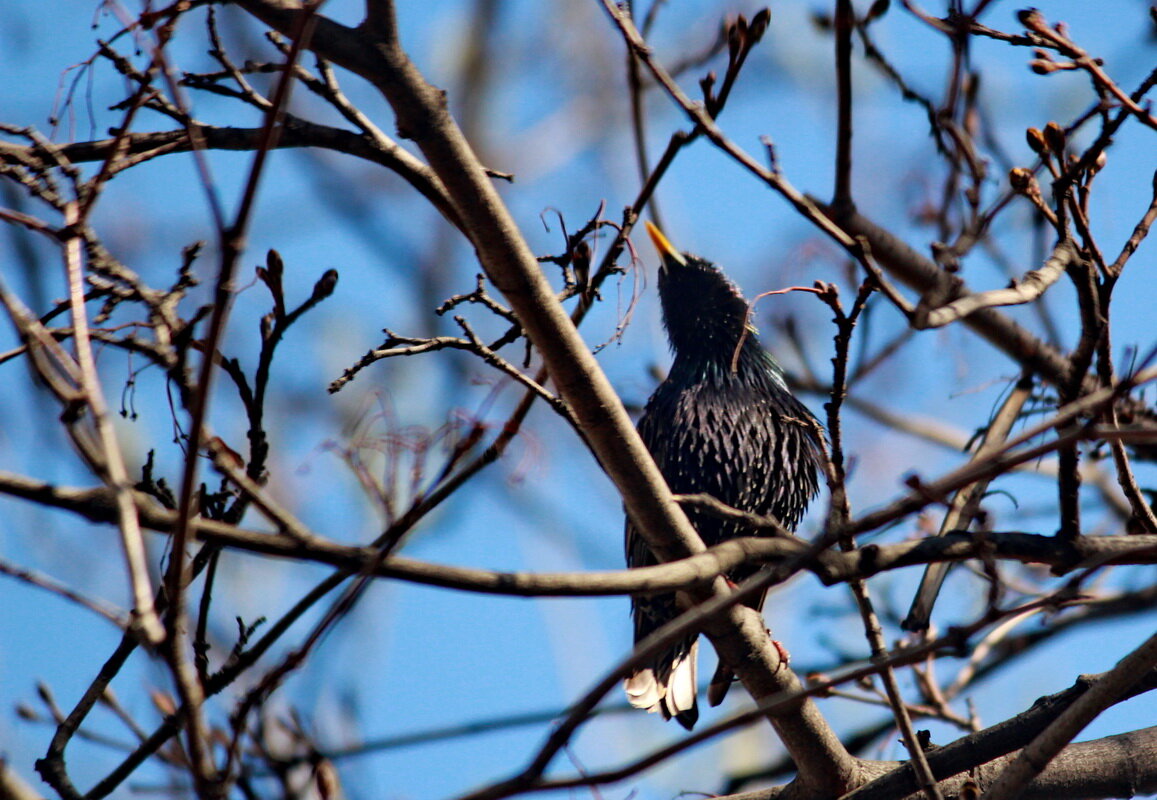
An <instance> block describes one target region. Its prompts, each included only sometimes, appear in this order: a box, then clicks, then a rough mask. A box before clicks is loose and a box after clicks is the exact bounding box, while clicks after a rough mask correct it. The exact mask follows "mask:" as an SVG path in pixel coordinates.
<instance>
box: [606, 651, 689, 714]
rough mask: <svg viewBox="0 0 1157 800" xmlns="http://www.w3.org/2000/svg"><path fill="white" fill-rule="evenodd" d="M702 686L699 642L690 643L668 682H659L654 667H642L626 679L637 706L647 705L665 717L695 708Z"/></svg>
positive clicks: (650, 710)
mask: <svg viewBox="0 0 1157 800" xmlns="http://www.w3.org/2000/svg"><path fill="white" fill-rule="evenodd" d="M698 685H699V643H698V642H696V643H695V644H693V645H692V646H691V650H690V651H689V652H688V653H687V655H685V656H683V657H682V658H680V659H678V660H677V661H676V662H675V663H674V664H673V665H672V667H671V673H670V675H668V676H667V681H666V682H665V683H660V682H659V680H658V678H657V677H656V676H655V670H653V669H650V668H647V669H641V670H639V671H638V672H636V673H635V674H634V675H631V676H630V677H629V678H627V679H626V680H624V681H623V689H624V690H625V691H626V693H627V701H628V702H629V703H630V704H631V705H632V706H634V707H635V708H645V709H646V710H647V711H649V712H651V713H652V714H653V713H655V712H656V711H662V712H663V716H664V717H666V718H668V719H669V718H671V717H674V716H676V715H678V714H681V713H683V712H685V711H690V710H692V709H694V708H695V694H696V689H697V687H698Z"/></svg>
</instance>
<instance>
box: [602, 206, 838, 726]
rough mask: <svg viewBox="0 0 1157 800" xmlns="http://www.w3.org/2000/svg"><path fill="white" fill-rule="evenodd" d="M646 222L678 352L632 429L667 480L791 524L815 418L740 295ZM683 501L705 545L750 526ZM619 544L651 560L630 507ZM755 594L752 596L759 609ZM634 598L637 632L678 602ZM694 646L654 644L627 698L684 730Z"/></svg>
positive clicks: (813, 464)
mask: <svg viewBox="0 0 1157 800" xmlns="http://www.w3.org/2000/svg"><path fill="white" fill-rule="evenodd" d="M647 232H648V233H649V234H650V236H651V241H652V242H654V244H655V249H656V250H658V251H659V256H660V258H661V263H660V265H659V298H660V300H661V302H662V306H663V324H664V326H665V327H666V329H667V337H668V339H669V340H670V343H671V349H672V350H673V351H674V354H675V360H674V363H673V364H672V365H671V371H670V373H669V374H668V375H667V379H666V380H664V381H663V383H662V384H660V385H659V387H658V388H657V389H656V390H655V393H654V394H653V395H651V398H650V400H648V401H647V406H646V409H645V410H644V412H643V416H642V418H641V419H640V420H639V434H640V436H642V438H643V442H644V443H645V444H646V445H647V449H648V450H650V451H651V455H652V456H653V457H654V459H655V463H656V464H658V466H659V470H660V471H661V472H662V473H663V477H664V478H666V480H667V483H668V485H669V486H670V487H671V491H673V492H675V493H677V494H692V493H698V492H705V493H707V494H709V495H712V496H713V497H715V498H717V499H718V500H721V501H722V502H724V503H726V504H727V505H729V506H732V507H734V508H738V509H740V510H742V511H747V512H751V513H754V514H761V515H768V514H770V515H773V516H775V517H776V518H778V519H779V521H780V522H781V523H783V524H784V525H785V526H787V527H788V528H794V527H795V526H796V525H797V524H799V521H800V518H801V517H802V516H803V513H804V510H805V509H806V508H807V504H808V502H809V501H810V500H811V499H812V497H814V496H815V494H816V491H817V486H818V468H819V459H820V449H821V448H820V442H821V437H822V435H823V434H822V429H821V428H820V425H819V423H818V422H817V421H816V419H815V418H814V417H813V416H812V415H811V413H810V412H809V411H808V410H807V409H806V408H805V407H804V406H803V404H802V403H800V402H799V401H798V400H797V399H796V398H795V397H794V396H793V395H792V394H791V392H790V391H789V390H788V388H787V384H786V383H784V379H783V372H782V370H781V369H780V367H779V365H778V364H777V363H776V362H775V360H774V359H773V358H772V357H771V356H770V355H769V354H768V353H767V351H765V350H764V349H763V347H762V346H761V345H760V343H759V339H758V337H757V335H756V332H755V329H754V328H753V327H752V326H751V324H750V323H749V321H748V304H747V301H746V300H745V299H744V298H743V295H742V294H740V292H739V290H738V289H737V288H736V287H735V285H734V284H733V283H731V281H730V280H728V279H727V276H726V275H724V274H723V272H722V270H720V269H719V267H717V266H716V265H715V264H713V263H711V262H710V261H707V260H706V259H703V258H699V257H698V256H694V255H691V254H690V253H680V252H679V251H678V250H676V249H675V248H674V247H673V246H672V245H671V243H670V242H669V241H667V237H665V236H664V235H663V233H662V232H661V231H660V230H659V229H658V228H657V227H655V226H654V225H652V224H651V223H649V222H648V223H647ZM685 510H686V512H687V516H688V518H689V519H690V521H691V524H692V525H694V526H695V529H696V530H697V531H698V532H699V536H700V537H701V538H702V539H703V541H704V543H705V544H706V545H707V546H708V547H710V546H712V545H716V544H719V543H720V542H724V541H727V540H728V539H733V538H736V537H739V536H749V535H752V533H753V531H752V530H751V528H750V526H747V525H745V524H744V523H742V522H741V521H736V520H726V519H722V518H721V517H718V516H712V515H710V514H709V513H707V512H705V511H700V510H698V509H696V508H686V509H685ZM626 549H627V565H628V566H630V567H645V566H651V565H653V564H655V563H657V562H656V559H655V556H654V554H653V553H652V552H651V549H650V547H649V546H648V545H647V543H646V541H645V540H644V539H643V537H642V536H641V535H639V532H638V530H636V529H635V526H634V525H633V524H632V523H631V521H630V519H628V520H627V529H626ZM758 570H759V566H758V565H745V566H741V567H738V568H737V569H735V570H733V571H732V572H730V573H728V576H727V577H728V578H729V579H730V580H732V581H734V582H738V581H741V580H743V579H745V578H748V577H750V576H751V575H754V574H755V573H756V572H757V571H758ZM763 599H764V598H763V596H760V597H759V598H758V599H757V600H755V601H753V602H752V603H751V605H752V607H753V608H755V609H757V610H758V609H759V608H760V607H761V606H762V605H763ZM631 608H632V613H633V616H634V623H635V642H636V643H638V642H639V641H641V640H642V639H644V638H645V637H647V636H648V635H650V634H651V633H652V632H654V631H655V630H656V629H657V628H660V627H661V626H663V625H664V624H666V623H667V622H670V621H671V620H672V619H674V618H675V617H676V616H678V615H679V613H680V609H679V607H678V605H677V603H676V598H675V594H674V593H669V594H659V595H652V596H650V597H636V598H633V600H632V603H631ZM697 650H698V634H693V635H691V636H686V637H684V638H682V639H679V640H677V641H675V642H672V643H671V644H670V645H669V646H668V647H666V648H664V649H663V650H661V651H659V653H658V654H657V655H655V656H654V658H653V659H652V660H651V661H650V662H649V663H647V664H645V665H644V666H642V667H641V668H639V669H638V670H637V671H636V672H635V673H634V674H633V675H631V676H629V677H628V678H627V679H626V680H625V681H624V688H625V689H626V692H627V697H628V699H629V700H630V702H631V704H632V705H633V706H635V707H636V708H645V709H647V710H648V711H659V712H660V713H662V715H663V717H664V719H670V718H671V717H674V718H675V719H676V720H678V721H679V723H680V724H681V725H683V727H685V728H687V729H688V730H690V729H691V727H692V726H693V725H694V724H695V721H696V719H698V716H699V710H698V708H697V705H696V693H697V692H696V689H697V686H696V684H697V676H696V656H697ZM731 681H732V674H731V671H730V669H729V668H727V666H726V665H725V664H723V663H720V670H719V671H718V672H716V675H715V678H713V679H712V683H711V687H710V689H709V691H708V699H709V700H710V701H711V704H712V705H718V704H719V703H720V702H722V700H723V696H724V695H725V694H726V692H727V688H728V686H729V685H730V684H731Z"/></svg>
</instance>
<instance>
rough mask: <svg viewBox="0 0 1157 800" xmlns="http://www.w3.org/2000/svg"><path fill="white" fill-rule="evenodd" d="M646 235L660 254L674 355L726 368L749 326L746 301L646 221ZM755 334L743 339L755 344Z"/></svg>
mask: <svg viewBox="0 0 1157 800" xmlns="http://www.w3.org/2000/svg"><path fill="white" fill-rule="evenodd" d="M647 233H648V234H650V236H651V241H652V242H654V244H655V249H656V250H657V251H658V252H659V258H660V263H659V299H660V301H661V302H662V305H663V324H664V326H665V327H666V328H667V337H668V338H669V339H670V340H671V348H672V349H673V350H674V351H675V355H676V356H677V357H679V356H681V357H684V358H691V359H693V360H696V361H698V360H710V361H715V360H722V361H725V362H727V363H730V361H731V358H732V355H733V353H734V349H735V345H736V343H737V342H738V341H739V337H740V335H741V334H742V333H743V331H744V328H745V327H749V323H748V321H747V301H746V300H745V299H744V298H743V295H742V294H741V293H740V291H739V289H738V288H737V287H736V286H735V284H733V283H732V282H731V281H730V280H728V278H727V276H726V275H724V274H723V270H721V269H720V268H719V267H717V266H716V265H715V264H713V263H712V262H710V261H708V260H707V259H705V258H700V257H699V256H696V255H692V254H691V253H681V252H679V251H678V250H676V249H675V247H674V246H673V245H672V244H671V242H669V241H668V240H667V237H666V236H664V235H663V232H662V231H660V230H659V229H658V228H657V227H656V226H655V225H652V224H651V223H650V222H648V223H647ZM753 334H754V329H752V328H749V330H748V337H747V338H748V340H749V341H751V343H752V344H755V341H756V340H755V336H754V335H753ZM756 346H757V347H758V345H756Z"/></svg>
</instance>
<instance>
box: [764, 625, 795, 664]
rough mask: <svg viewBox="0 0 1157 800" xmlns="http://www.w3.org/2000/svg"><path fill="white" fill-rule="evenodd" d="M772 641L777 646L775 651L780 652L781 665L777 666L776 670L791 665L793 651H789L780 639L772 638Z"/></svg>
mask: <svg viewBox="0 0 1157 800" xmlns="http://www.w3.org/2000/svg"><path fill="white" fill-rule="evenodd" d="M770 633H771V631H768V634H770ZM771 643H772V645H773V646H774V647H775V652H776V653H778V654H779V665H778V666H777V667H776V668H775V671H776V672H779V670H780V669H781V668H785V667H790V666H791V653H789V652H787V648H786V647H784V646H783V642H781V641H779V640H778V639H772V640H771Z"/></svg>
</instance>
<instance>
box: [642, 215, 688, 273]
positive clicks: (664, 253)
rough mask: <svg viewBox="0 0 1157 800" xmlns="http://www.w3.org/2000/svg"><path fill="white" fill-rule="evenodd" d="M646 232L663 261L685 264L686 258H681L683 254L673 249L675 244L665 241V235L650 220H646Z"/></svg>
mask: <svg viewBox="0 0 1157 800" xmlns="http://www.w3.org/2000/svg"><path fill="white" fill-rule="evenodd" d="M646 224H647V234H648V235H649V236H650V237H651V241H652V242H653V243H654V245H655V249H656V250H657V251H659V256H660V258H662V259H663V261H672V262H674V263H676V264H678V265H679V266H681V267H684V266H686V265H687V259H685V258H683V254H682V253H680V252H679V251H678V250H676V249H675V246H674V245H673V244H671V243H670V242H669V241H667V237H666V236H664V235H663V232H662V231H661V230H659V229H658V227H656V226H655V225H654V223H652V222H651V221H650V220H647V223H646Z"/></svg>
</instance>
